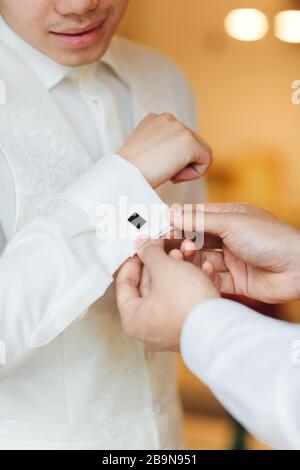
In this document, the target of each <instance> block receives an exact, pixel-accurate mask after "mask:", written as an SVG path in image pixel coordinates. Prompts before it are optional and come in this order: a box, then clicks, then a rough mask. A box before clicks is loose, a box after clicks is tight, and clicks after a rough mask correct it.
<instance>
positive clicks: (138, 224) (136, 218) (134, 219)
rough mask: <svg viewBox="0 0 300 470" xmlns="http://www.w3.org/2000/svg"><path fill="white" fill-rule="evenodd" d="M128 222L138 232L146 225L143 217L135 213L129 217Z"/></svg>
mask: <svg viewBox="0 0 300 470" xmlns="http://www.w3.org/2000/svg"><path fill="white" fill-rule="evenodd" d="M128 222H130V223H131V224H132V225H134V226H135V228H137V229H138V230H141V228H142V227H143V226H144V225H145V224H146V220H145V219H143V217H142V216H141V215H139V214H138V213H137V212H135V213H134V214H132V215H131V216H130V217H129V219H128Z"/></svg>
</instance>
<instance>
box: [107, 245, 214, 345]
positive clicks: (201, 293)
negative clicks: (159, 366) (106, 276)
mask: <svg viewBox="0 0 300 470" xmlns="http://www.w3.org/2000/svg"><path fill="white" fill-rule="evenodd" d="M138 255H139V258H140V259H139V258H138V257H137V256H135V257H134V258H131V259H129V260H128V261H127V262H126V263H125V264H124V265H123V266H122V268H121V269H120V271H119V274H118V277H117V280H116V294H117V302H118V307H119V310H120V314H121V319H122V324H123V328H124V331H125V333H126V334H127V335H128V336H131V337H133V338H136V339H139V340H141V341H143V342H144V343H146V344H147V345H148V346H149V347H150V348H151V349H153V350H155V351H178V350H179V341H180V333H181V329H182V326H183V323H184V321H185V319H186V317H187V315H188V314H189V312H190V311H191V310H192V309H193V308H194V307H195V306H196V305H198V304H199V303H200V302H202V301H204V300H207V299H211V298H217V297H219V293H218V291H217V290H216V288H215V286H214V285H213V283H212V282H211V281H210V280H209V279H208V278H207V277H206V276H205V275H204V274H203V273H202V272H201V270H200V269H198V268H196V267H195V266H193V265H192V264H190V263H187V262H185V261H183V257H182V255H181V257H180V252H178V250H177V251H175V252H173V254H172V253H171V254H170V255H169V256H168V255H167V254H166V253H165V251H164V248H163V246H162V245H161V242H159V241H147V242H146V243H144V244H143V245H142V246H141V247H140V248H139V250H138ZM172 258H173V259H172ZM174 258H175V259H174ZM142 263H144V266H143V264H142Z"/></svg>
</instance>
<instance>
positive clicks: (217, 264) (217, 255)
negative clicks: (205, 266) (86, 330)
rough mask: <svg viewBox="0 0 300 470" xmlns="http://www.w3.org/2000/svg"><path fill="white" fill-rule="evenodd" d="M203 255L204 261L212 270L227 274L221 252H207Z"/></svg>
mask: <svg viewBox="0 0 300 470" xmlns="http://www.w3.org/2000/svg"><path fill="white" fill-rule="evenodd" d="M203 255H205V261H207V262H209V263H210V264H211V265H213V267H214V269H215V270H216V271H217V272H219V273H225V272H228V268H227V266H226V264H225V260H224V254H223V253H222V252H221V251H207V250H205V251H204V252H203Z"/></svg>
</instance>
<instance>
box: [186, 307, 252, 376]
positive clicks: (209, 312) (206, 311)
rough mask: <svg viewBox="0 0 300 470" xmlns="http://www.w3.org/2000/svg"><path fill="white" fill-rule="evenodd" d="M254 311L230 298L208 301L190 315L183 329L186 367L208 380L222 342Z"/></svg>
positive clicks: (219, 352)
mask: <svg viewBox="0 0 300 470" xmlns="http://www.w3.org/2000/svg"><path fill="white" fill-rule="evenodd" d="M249 314H251V315H253V311H252V310H250V309H249V308H248V307H245V306H244V305H242V304H240V303H238V302H234V301H232V300H227V299H211V300H207V301H205V302H203V303H201V304H200V305H198V306H197V307H195V308H194V309H193V310H192V311H191V313H190V314H189V315H188V317H187V319H186V321H185V323H184V325H183V329H182V333H181V340H180V347H181V353H182V357H183V360H184V362H185V364H186V366H187V367H188V368H189V369H190V370H191V371H192V372H193V373H194V374H195V375H197V376H198V377H199V378H201V379H202V380H203V381H204V382H207V381H208V376H209V373H210V367H209V366H210V364H211V363H212V359H213V358H214V357H215V355H216V354H222V351H220V348H219V347H218V346H219V340H220V338H221V336H222V335H223V333H224V332H225V331H228V329H230V328H231V327H232V326H234V325H235V324H236V323H237V322H239V321H241V319H242V318H243V317H244V315H249Z"/></svg>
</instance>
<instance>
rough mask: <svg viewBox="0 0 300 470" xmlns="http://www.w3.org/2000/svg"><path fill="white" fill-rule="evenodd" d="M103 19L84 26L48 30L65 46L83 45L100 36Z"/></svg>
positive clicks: (90, 43) (94, 40) (89, 43)
mask: <svg viewBox="0 0 300 470" xmlns="http://www.w3.org/2000/svg"><path fill="white" fill-rule="evenodd" d="M105 21H106V20H101V21H98V22H97V23H92V24H90V25H88V26H86V27H85V28H70V29H66V30H64V31H62V32H58V31H50V33H51V34H52V35H53V36H55V37H56V38H57V39H58V40H59V41H60V42H61V43H63V44H64V45H65V46H69V47H84V46H88V45H92V44H93V43H94V42H96V41H97V40H98V39H99V38H100V36H101V34H102V28H103V25H104V23H105Z"/></svg>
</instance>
